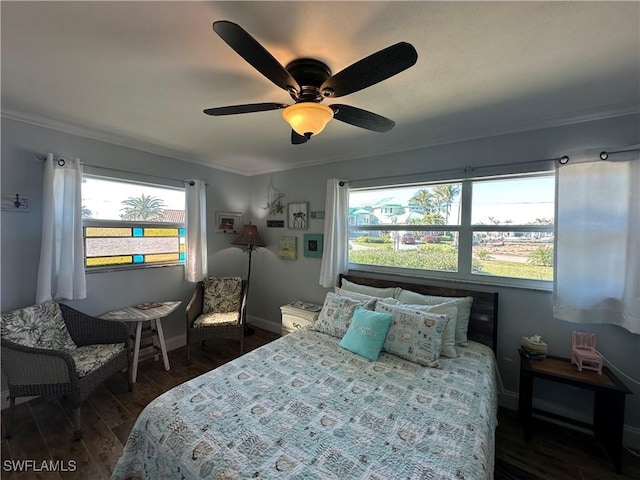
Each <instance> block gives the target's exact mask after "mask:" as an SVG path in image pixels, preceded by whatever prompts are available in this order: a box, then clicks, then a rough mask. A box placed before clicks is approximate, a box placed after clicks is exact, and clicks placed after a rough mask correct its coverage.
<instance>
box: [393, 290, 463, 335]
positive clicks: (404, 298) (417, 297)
mask: <svg viewBox="0 0 640 480" xmlns="http://www.w3.org/2000/svg"><path fill="white" fill-rule="evenodd" d="M396 298H397V299H398V300H400V303H407V304H417V305H442V304H446V303H453V304H455V306H456V308H457V309H458V316H457V318H456V345H460V346H463V347H465V346H467V345H468V343H467V331H468V330H469V315H470V314H471V305H472V304H473V297H436V296H433V295H422V294H420V293H416V292H412V291H410V290H404V289H400V292H399V294H398V295H396Z"/></svg>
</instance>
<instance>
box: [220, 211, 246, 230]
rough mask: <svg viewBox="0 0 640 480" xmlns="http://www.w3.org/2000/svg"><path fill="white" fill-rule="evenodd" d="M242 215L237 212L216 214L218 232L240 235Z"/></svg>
mask: <svg viewBox="0 0 640 480" xmlns="http://www.w3.org/2000/svg"><path fill="white" fill-rule="evenodd" d="M240 229H242V214H241V213H237V212H216V232H218V233H240Z"/></svg>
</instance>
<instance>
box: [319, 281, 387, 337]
mask: <svg viewBox="0 0 640 480" xmlns="http://www.w3.org/2000/svg"><path fill="white" fill-rule="evenodd" d="M375 304H376V301H375V300H356V299H355V298H349V297H341V296H340V295H336V294H335V293H331V292H329V293H327V296H326V297H325V299H324V305H323V306H322V310H320V314H319V315H318V320H316V321H315V322H314V323H313V325H312V326H311V327H309V328H310V329H311V330H315V331H316V332H322V333H326V334H328V335H331V336H333V337H338V338H342V337H344V334H345V333H347V329H348V328H349V323H351V317H353V312H354V310H355V309H356V307H359V306H360V307H364V308H366V309H367V310H373V308H374V307H375Z"/></svg>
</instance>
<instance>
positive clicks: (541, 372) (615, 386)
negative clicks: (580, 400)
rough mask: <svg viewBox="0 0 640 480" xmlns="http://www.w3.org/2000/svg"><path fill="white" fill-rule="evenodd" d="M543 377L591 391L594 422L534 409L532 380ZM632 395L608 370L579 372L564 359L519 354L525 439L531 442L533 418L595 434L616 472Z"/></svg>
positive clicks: (521, 408)
mask: <svg viewBox="0 0 640 480" xmlns="http://www.w3.org/2000/svg"><path fill="white" fill-rule="evenodd" d="M534 378H544V379H545V380H551V381H553V382H559V383H564V384H567V385H573V386H576V387H580V388H584V389H587V390H591V391H592V392H594V395H595V401H594V406H593V409H594V412H593V423H592V424H587V423H583V422H578V421H576V420H573V419H569V418H566V417H561V416H560V415H556V414H553V413H550V412H546V411H543V410H540V409H538V408H534V407H533V405H532V401H533V380H534ZM630 393H632V392H631V390H629V389H628V388H627V387H626V386H625V384H624V383H622V382H621V381H620V380H619V379H618V377H616V376H615V375H614V374H613V372H612V371H611V370H609V369H608V368H607V367H603V369H602V375H598V373H597V372H593V371H586V370H583V371H582V372H579V371H578V369H577V367H576V366H575V365H572V364H571V361H570V360H569V359H566V358H557V357H552V356H547V358H545V359H544V360H529V359H528V358H526V357H525V356H524V355H523V354H522V353H520V392H519V410H520V418H521V420H522V423H523V427H524V434H525V439H526V440H527V441H529V440H530V439H531V431H532V426H533V425H532V424H533V415H534V414H536V415H539V416H543V417H547V418H555V419H558V420H562V421H564V422H567V423H572V424H575V425H578V426H580V427H583V428H588V429H590V430H592V431H593V432H594V434H595V435H596V437H598V438H599V439H600V440H601V441H602V443H604V445H605V447H606V448H607V450H608V451H609V454H610V455H611V457H612V459H613V463H614V466H615V469H616V472H618V473H621V471H622V434H623V428H624V404H625V396H626V395H628V394H630Z"/></svg>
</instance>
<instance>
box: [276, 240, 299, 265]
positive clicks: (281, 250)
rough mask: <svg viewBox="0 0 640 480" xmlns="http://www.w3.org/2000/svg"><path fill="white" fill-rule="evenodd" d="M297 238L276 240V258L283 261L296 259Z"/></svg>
mask: <svg viewBox="0 0 640 480" xmlns="http://www.w3.org/2000/svg"><path fill="white" fill-rule="evenodd" d="M297 241H298V237H294V236H284V237H280V238H279V239H278V256H279V257H280V258H284V259H285V260H295V259H296V258H298V245H297Z"/></svg>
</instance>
